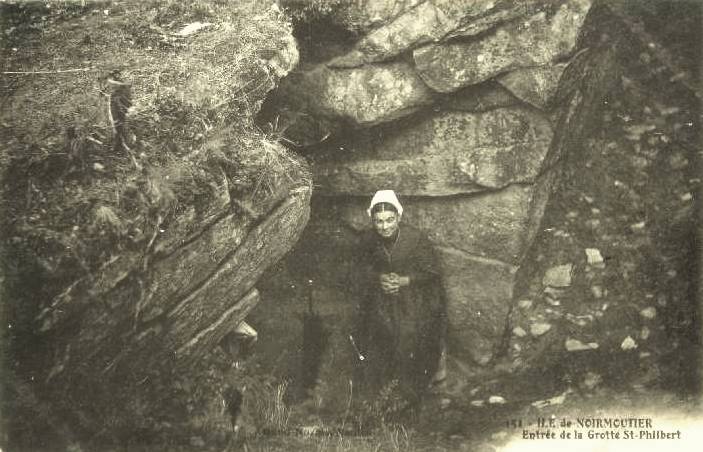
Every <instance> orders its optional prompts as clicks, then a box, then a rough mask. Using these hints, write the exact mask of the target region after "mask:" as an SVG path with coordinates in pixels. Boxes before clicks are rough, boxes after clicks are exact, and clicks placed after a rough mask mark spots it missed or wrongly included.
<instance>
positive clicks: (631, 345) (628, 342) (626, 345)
mask: <svg viewBox="0 0 703 452" xmlns="http://www.w3.org/2000/svg"><path fill="white" fill-rule="evenodd" d="M620 348H621V349H623V350H634V349H636V348H637V342H635V340H634V339H632V337H630V336H627V337H626V338H625V340H624V341H622V344H620Z"/></svg>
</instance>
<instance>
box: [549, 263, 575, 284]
mask: <svg viewBox="0 0 703 452" xmlns="http://www.w3.org/2000/svg"><path fill="white" fill-rule="evenodd" d="M572 271H573V265H572V264H564V265H557V266H555V267H552V268H550V269H549V270H547V272H546V273H545V275H544V278H542V284H543V285H544V286H551V287H569V286H570V285H571V272H572Z"/></svg>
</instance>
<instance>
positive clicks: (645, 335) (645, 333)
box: [640, 326, 651, 341]
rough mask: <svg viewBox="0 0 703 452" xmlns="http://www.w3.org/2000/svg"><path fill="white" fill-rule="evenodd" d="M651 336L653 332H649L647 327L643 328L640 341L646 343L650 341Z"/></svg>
mask: <svg viewBox="0 0 703 452" xmlns="http://www.w3.org/2000/svg"><path fill="white" fill-rule="evenodd" d="M650 334H651V331H649V328H647V327H646V326H644V327H642V331H640V339H642V340H643V341H646V340H647V339H649V335H650Z"/></svg>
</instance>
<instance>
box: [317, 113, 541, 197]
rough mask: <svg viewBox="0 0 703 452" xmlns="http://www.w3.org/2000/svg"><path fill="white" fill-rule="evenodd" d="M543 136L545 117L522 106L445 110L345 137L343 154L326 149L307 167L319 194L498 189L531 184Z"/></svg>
mask: <svg viewBox="0 0 703 452" xmlns="http://www.w3.org/2000/svg"><path fill="white" fill-rule="evenodd" d="M505 130H511V133H505ZM360 135H361V134H360ZM551 139H552V130H551V125H550V123H549V121H548V120H547V119H546V118H545V117H543V116H541V115H539V114H535V113H533V112H531V111H529V110H525V109H521V108H505V109H497V110H492V111H488V112H484V113H464V112H457V111H447V112H442V113H438V114H433V115H430V116H429V117H427V118H425V119H423V120H421V121H419V122H414V123H411V124H409V125H406V126H405V127H396V128H395V130H389V131H382V132H378V131H374V132H371V133H367V134H365V135H361V136H359V137H358V138H357V139H352V140H350V141H349V142H347V143H346V144H345V148H347V149H349V150H350V152H347V153H345V155H342V156H338V157H337V156H336V155H335V153H334V150H332V152H328V153H327V160H328V161H329V162H325V159H321V161H320V162H319V164H317V165H315V171H316V173H315V179H316V182H317V183H318V184H319V185H320V187H321V189H322V190H321V192H322V193H324V194H325V195H327V196H330V195H335V196H339V195H350V196H366V195H368V194H369V193H370V192H372V191H374V190H378V189H381V188H383V187H385V186H392V187H395V190H397V191H399V192H401V193H403V194H405V195H408V196H446V195H455V194H465V193H474V192H480V191H484V190H486V189H500V188H504V187H506V186H508V185H510V184H514V183H532V182H534V180H535V179H536V177H537V176H538V175H539V173H540V169H541V164H542V161H543V160H544V156H545V155H546V154H547V151H548V150H549V143H550V142H551Z"/></svg>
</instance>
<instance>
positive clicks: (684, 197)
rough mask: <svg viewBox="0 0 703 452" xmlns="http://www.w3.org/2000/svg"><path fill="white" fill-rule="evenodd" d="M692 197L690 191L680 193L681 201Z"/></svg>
mask: <svg viewBox="0 0 703 452" xmlns="http://www.w3.org/2000/svg"><path fill="white" fill-rule="evenodd" d="M691 199H693V195H692V194H691V193H684V194H683V195H681V201H690V200H691Z"/></svg>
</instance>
